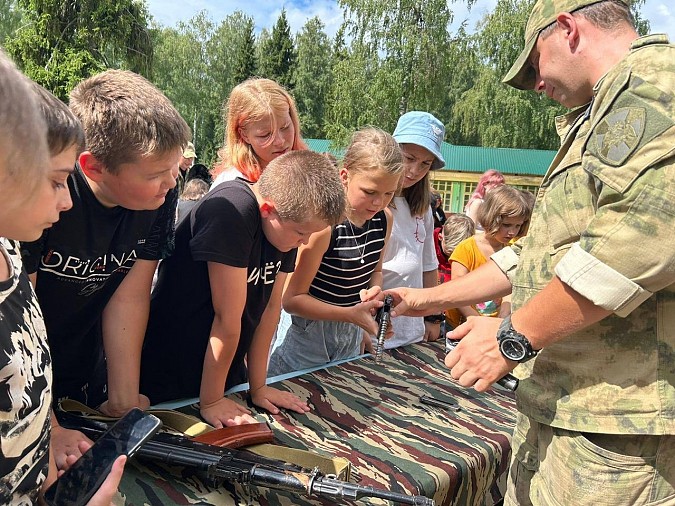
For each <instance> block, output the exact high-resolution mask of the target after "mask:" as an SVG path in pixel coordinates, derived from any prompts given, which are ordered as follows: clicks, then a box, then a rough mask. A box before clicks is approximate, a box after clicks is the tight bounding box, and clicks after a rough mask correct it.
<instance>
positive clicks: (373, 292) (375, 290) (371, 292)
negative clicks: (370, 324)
mask: <svg viewBox="0 0 675 506" xmlns="http://www.w3.org/2000/svg"><path fill="white" fill-rule="evenodd" d="M380 293H382V288H380V287H379V286H371V287H370V288H368V290H361V291H360V292H359V298H360V299H361V302H366V301H369V300H373V299H375V298H377V299H379V300H382V299H383V298H384V297H378V295H380Z"/></svg>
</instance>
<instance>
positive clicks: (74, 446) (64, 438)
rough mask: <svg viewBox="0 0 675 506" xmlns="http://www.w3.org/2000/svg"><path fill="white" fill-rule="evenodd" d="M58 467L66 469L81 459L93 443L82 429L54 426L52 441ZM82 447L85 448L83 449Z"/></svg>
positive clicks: (60, 469)
mask: <svg viewBox="0 0 675 506" xmlns="http://www.w3.org/2000/svg"><path fill="white" fill-rule="evenodd" d="M49 444H50V445H51V448H52V453H53V455H54V461H55V462H56V468H57V469H58V470H59V471H65V470H66V469H68V468H69V467H70V466H72V465H73V463H74V462H75V461H76V460H77V459H79V458H80V457H81V456H82V454H83V453H84V452H86V451H87V450H88V449H89V447H90V446H91V445H92V444H93V443H92V441H91V439H89V438H88V437H87V436H85V435H84V434H82V433H81V432H80V431H77V430H71V429H65V428H63V427H61V426H60V425H54V426H53V427H52V432H51V437H50V442H49ZM80 448H84V451H82V450H81V449H80Z"/></svg>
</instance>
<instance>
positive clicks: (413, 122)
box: [393, 111, 445, 170]
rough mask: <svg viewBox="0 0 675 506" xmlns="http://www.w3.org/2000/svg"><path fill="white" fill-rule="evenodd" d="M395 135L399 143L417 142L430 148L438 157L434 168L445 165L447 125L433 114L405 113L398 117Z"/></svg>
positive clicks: (440, 167)
mask: <svg viewBox="0 0 675 506" xmlns="http://www.w3.org/2000/svg"><path fill="white" fill-rule="evenodd" d="M393 137H394V139H396V142H398V143H399V144H417V145H418V146H422V147H423V148H426V149H427V150H429V152H430V153H431V154H432V155H434V156H435V157H436V159H435V160H434V162H433V163H432V164H431V168H432V169H434V170H436V169H442V168H443V167H445V160H444V159H443V155H442V154H441V146H442V145H443V139H444V138H445V126H444V125H443V123H441V122H440V121H439V120H438V118H436V117H435V116H434V115H433V114H429V113H428V112H422V111H410V112H407V113H405V114H404V115H403V116H401V117H400V118H399V119H398V123H397V124H396V129H395V130H394V136H393Z"/></svg>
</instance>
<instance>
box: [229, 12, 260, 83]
mask: <svg viewBox="0 0 675 506" xmlns="http://www.w3.org/2000/svg"><path fill="white" fill-rule="evenodd" d="M255 74H256V61H255V35H254V34H253V19H252V18H248V19H247V21H246V27H245V28H244V33H242V40H241V47H240V48H239V51H238V52H237V54H236V56H235V59H234V68H233V71H232V75H233V78H234V82H235V84H237V83H240V82H242V81H245V80H246V79H248V78H249V77H252V76H254V75H255Z"/></svg>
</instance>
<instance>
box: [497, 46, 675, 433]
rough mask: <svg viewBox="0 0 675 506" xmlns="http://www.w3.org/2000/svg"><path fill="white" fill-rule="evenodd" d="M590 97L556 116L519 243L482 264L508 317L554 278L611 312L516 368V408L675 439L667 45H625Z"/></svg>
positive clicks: (671, 62) (671, 68)
mask: <svg viewBox="0 0 675 506" xmlns="http://www.w3.org/2000/svg"><path fill="white" fill-rule="evenodd" d="M594 91H595V93H594V99H593V101H592V103H591V105H590V107H588V108H584V110H577V111H573V112H571V113H570V114H568V115H567V116H565V117H561V118H558V119H557V123H558V124H557V127H558V133H559V134H561V138H562V147H561V148H560V151H559V152H558V154H557V155H556V157H555V159H554V160H553V163H552V165H551V167H550V168H549V171H548V173H547V174H546V177H545V178H544V182H543V183H542V186H541V189H540V190H539V192H538V195H537V201H536V204H535V209H534V213H533V217H532V222H531V225H530V229H529V233H528V235H527V236H526V237H525V238H523V239H522V240H521V241H519V242H518V243H516V245H514V246H513V248H512V249H507V250H502V251H501V252H499V253H498V254H496V255H495V256H493V259H494V260H495V261H496V262H497V264H498V265H499V266H500V267H501V268H502V269H503V270H504V272H506V274H507V275H508V276H509V279H510V280H511V282H512V285H513V297H512V302H513V308H514V311H515V310H516V309H517V308H519V307H521V306H522V305H523V304H524V303H525V302H526V301H527V300H528V299H529V298H531V297H532V296H533V295H535V294H536V293H537V292H539V291H540V290H541V289H542V288H544V286H546V285H547V284H548V283H549V281H550V280H551V279H552V278H553V276H556V275H557V276H558V277H559V278H560V279H561V280H562V281H563V282H564V283H566V284H567V285H569V286H570V287H572V288H573V289H574V290H576V291H577V292H578V293H580V294H581V295H583V296H585V297H586V298H588V299H589V300H591V301H593V302H594V303H595V304H596V305H598V306H601V307H603V308H605V309H608V310H610V311H612V312H613V314H612V315H610V316H609V317H608V318H605V319H604V320H602V321H601V322H599V323H597V324H594V325H591V326H590V327H587V328H585V329H583V330H581V331H579V332H576V333H574V334H571V335H569V336H568V337H566V338H564V339H562V340H560V341H558V342H557V343H555V344H553V345H551V346H549V347H546V348H545V349H544V350H542V351H541V352H540V353H539V355H538V356H537V357H536V358H535V359H534V360H531V361H530V362H528V363H526V364H524V365H522V366H520V367H518V368H517V369H516V374H517V375H518V376H519V377H521V378H522V379H523V381H522V382H521V386H520V388H519V390H518V395H517V401H518V407H519V410H520V411H521V412H523V413H524V414H526V415H528V416H531V417H532V418H534V419H536V420H538V421H539V422H542V423H546V424H549V425H552V426H556V427H562V428H566V429H569V430H576V431H584V432H602V433H610V434H611V433H617V434H622V433H623V434H675V230H674V229H673V228H674V227H675V123H674V118H675V95H674V93H675V46H674V45H670V44H668V41H667V38H666V37H665V36H659V35H653V36H648V37H643V38H640V39H637V40H636V41H635V42H634V43H633V45H632V47H631V50H630V52H629V53H628V54H627V55H626V57H625V58H624V59H623V60H622V61H621V62H619V63H618V64H617V65H615V66H614V67H613V68H612V69H611V70H610V71H609V72H608V73H607V74H606V75H605V76H604V77H603V78H602V79H601V81H600V82H599V83H598V84H597V85H596V87H595V90H594ZM514 253H515V254H514Z"/></svg>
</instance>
